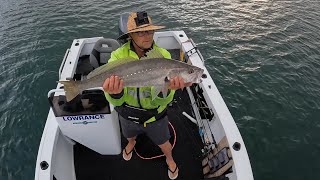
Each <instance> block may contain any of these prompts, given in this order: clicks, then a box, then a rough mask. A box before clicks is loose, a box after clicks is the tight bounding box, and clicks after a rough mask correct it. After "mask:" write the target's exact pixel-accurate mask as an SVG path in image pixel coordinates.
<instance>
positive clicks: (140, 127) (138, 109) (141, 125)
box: [59, 12, 203, 179]
mask: <svg viewBox="0 0 320 180" xmlns="http://www.w3.org/2000/svg"><path fill="white" fill-rule="evenodd" d="M119 28H120V30H121V31H122V32H123V34H122V35H121V36H120V37H119V38H118V39H128V40H129V41H128V42H127V43H125V44H124V45H123V46H122V47H120V48H118V49H117V50H115V51H113V52H112V54H111V58H110V59H109V61H108V63H107V64H105V65H103V66H100V67H98V68H97V69H95V70H94V71H92V72H91V73H90V74H88V76H87V79H84V80H82V81H73V80H69V81H63V80H61V81H59V83H62V84H64V90H65V92H66V98H67V101H71V100H72V99H74V98H75V97H76V96H77V95H78V94H80V93H81V92H82V91H83V90H86V89H88V88H92V87H100V86H101V82H104V83H103V89H104V91H105V96H106V99H107V100H108V101H109V102H110V103H111V104H113V105H114V106H115V110H116V111H117V112H118V114H119V119H120V123H121V128H122V133H123V135H124V137H126V138H127V140H128V144H127V146H126V147H125V148H124V149H123V152H122V154H123V158H124V159H125V160H126V161H129V160H130V159H131V157H132V151H133V149H134V146H135V144H136V137H137V135H139V134H141V133H145V134H146V135H147V136H148V137H149V138H150V139H151V140H152V141H153V142H154V143H155V144H156V145H158V146H159V147H160V149H161V150H162V152H163V153H164V155H165V156H166V163H167V165H168V176H169V178H170V179H176V178H177V177H178V171H179V169H178V166H177V164H176V163H175V161H174V159H173V157H172V145H171V144H170V142H169V139H170V133H169V128H168V117H167V113H166V109H167V105H168V104H169V103H170V102H171V101H172V100H173V97H174V93H175V90H177V89H183V88H184V87H188V86H191V85H192V83H200V79H201V76H202V74H203V69H201V68H198V67H196V66H192V65H189V64H187V63H183V62H179V61H175V60H172V59H171V55H170V53H169V52H168V51H167V50H165V49H163V48H160V47H158V46H157V45H156V44H155V43H154V41H153V35H154V31H155V30H158V29H162V28H164V26H157V25H153V24H152V22H151V18H150V17H149V16H148V15H147V13H146V12H132V13H130V14H124V15H122V16H121V17H120V22H119ZM106 78H107V79H106Z"/></svg>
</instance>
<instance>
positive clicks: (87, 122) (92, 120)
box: [48, 38, 121, 155]
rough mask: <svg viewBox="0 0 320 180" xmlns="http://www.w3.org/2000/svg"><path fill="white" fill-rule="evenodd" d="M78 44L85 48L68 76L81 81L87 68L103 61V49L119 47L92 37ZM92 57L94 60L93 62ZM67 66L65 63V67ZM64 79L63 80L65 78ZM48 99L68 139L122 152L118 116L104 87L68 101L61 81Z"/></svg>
mask: <svg viewBox="0 0 320 180" xmlns="http://www.w3.org/2000/svg"><path fill="white" fill-rule="evenodd" d="M78 44H79V45H78V46H80V47H81V48H82V49H81V50H80V51H81V52H82V53H81V54H78V56H79V57H78V58H76V59H77V62H74V63H75V64H76V63H77V66H76V67H77V68H76V69H75V72H74V73H73V74H70V75H69V78H70V77H72V79H74V80H81V79H82V78H83V77H84V76H86V75H87V74H88V70H90V69H91V70H92V69H94V68H96V67H97V64H99V65H101V62H102V61H98V60H97V59H99V58H97V57H100V55H99V54H100V51H102V52H103V53H104V54H105V53H111V52H112V51H113V50H114V49H116V48H118V47H119V45H118V44H117V43H116V41H115V40H111V39H104V38H100V39H95V40H94V39H91V41H90V40H88V41H87V42H85V41H84V42H82V43H81V44H80V43H78ZM108 45H109V46H110V45H111V47H108ZM114 46H116V47H114ZM71 50H72V49H71ZM92 52H94V53H92ZM102 52H101V54H102ZM71 53H72V51H71ZM92 54H94V55H95V56H92ZM69 56H72V55H71V54H70V53H69V54H68V55H67V57H65V58H66V61H68V57H69ZM89 57H90V58H89ZM92 57H94V60H95V61H92ZM70 62H71V61H70ZM91 62H95V64H92V63H91ZM98 62H99V63H98ZM71 63H73V62H71ZM67 65H68V64H64V66H67ZM63 69H66V68H63ZM70 73H72V72H70ZM61 78H62V79H64V77H61ZM61 78H60V79H61ZM66 79H67V78H66ZM48 98H49V103H50V105H51V108H52V110H53V112H54V115H55V117H56V120H57V122H58V125H59V128H60V130H61V132H62V134H63V135H64V136H65V137H66V138H67V139H68V140H71V142H74V141H75V142H78V143H80V144H82V145H84V146H86V147H88V148H90V149H92V150H94V151H96V152H98V153H100V154H103V155H116V154H120V153H121V134H120V127H119V122H118V118H117V116H118V115H117V113H116V112H115V111H113V106H112V105H110V104H109V102H108V101H107V100H106V98H105V97H104V92H103V91H102V89H101V88H95V89H89V90H85V91H83V92H82V94H81V95H78V96H77V97H76V98H74V99H73V100H72V101H70V102H67V101H66V97H65V94H64V91H63V85H61V84H59V85H58V87H57V89H54V90H51V91H50V92H49V93H48ZM69 142H70V141H69Z"/></svg>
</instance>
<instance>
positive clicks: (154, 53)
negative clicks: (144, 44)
mask: <svg viewBox="0 0 320 180" xmlns="http://www.w3.org/2000/svg"><path fill="white" fill-rule="evenodd" d="M153 58H164V57H163V55H162V54H161V53H160V51H158V50H156V49H151V50H150V51H148V52H146V56H143V57H142V58H141V60H146V59H153Z"/></svg>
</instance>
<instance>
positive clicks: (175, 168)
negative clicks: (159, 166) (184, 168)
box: [166, 160, 179, 179]
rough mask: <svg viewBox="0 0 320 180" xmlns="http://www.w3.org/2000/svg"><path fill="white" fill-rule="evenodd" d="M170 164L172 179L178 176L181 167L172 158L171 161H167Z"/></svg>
mask: <svg viewBox="0 0 320 180" xmlns="http://www.w3.org/2000/svg"><path fill="white" fill-rule="evenodd" d="M166 162H167V165H168V176H169V178H170V179H176V178H177V177H178V173H179V168H178V166H177V164H176V163H175V162H174V161H173V160H171V161H166Z"/></svg>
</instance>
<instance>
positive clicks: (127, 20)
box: [118, 11, 165, 39]
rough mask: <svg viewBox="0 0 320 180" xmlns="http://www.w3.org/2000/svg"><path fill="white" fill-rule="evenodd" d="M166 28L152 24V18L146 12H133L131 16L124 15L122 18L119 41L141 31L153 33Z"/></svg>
mask: <svg viewBox="0 0 320 180" xmlns="http://www.w3.org/2000/svg"><path fill="white" fill-rule="evenodd" d="M163 28H165V26H158V25H154V24H152V20H151V17H150V16H148V14H147V13H146V12H145V11H142V12H131V13H130V14H123V15H121V16H120V21H119V30H120V31H119V34H120V36H119V37H118V39H124V38H127V37H128V34H129V33H133V32H139V31H151V30H158V29H163Z"/></svg>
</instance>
